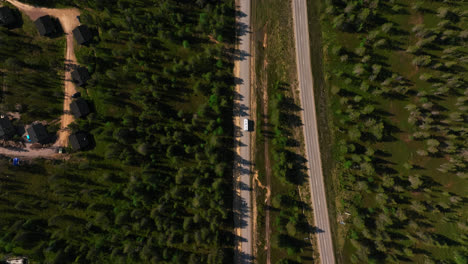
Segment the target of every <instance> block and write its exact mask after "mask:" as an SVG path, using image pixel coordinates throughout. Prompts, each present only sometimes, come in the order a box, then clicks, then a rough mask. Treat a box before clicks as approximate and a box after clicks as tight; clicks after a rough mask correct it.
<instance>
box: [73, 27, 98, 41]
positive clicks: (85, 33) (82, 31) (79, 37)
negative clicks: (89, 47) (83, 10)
mask: <svg viewBox="0 0 468 264" xmlns="http://www.w3.org/2000/svg"><path fill="white" fill-rule="evenodd" d="M73 36H74V37H75V39H76V42H78V44H80V45H84V44H88V43H89V42H90V41H91V39H93V35H92V34H91V31H90V30H89V28H88V27H87V26H83V25H81V26H78V27H76V28H75V29H74V30H73Z"/></svg>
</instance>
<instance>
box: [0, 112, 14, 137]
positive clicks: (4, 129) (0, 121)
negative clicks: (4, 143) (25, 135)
mask: <svg viewBox="0 0 468 264" xmlns="http://www.w3.org/2000/svg"><path fill="white" fill-rule="evenodd" d="M14 134H15V127H14V126H13V125H12V124H11V122H10V119H8V118H7V117H2V118H0V138H2V139H8V138H10V137H12V136H13V135H14Z"/></svg>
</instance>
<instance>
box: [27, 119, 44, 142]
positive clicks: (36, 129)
mask: <svg viewBox="0 0 468 264" xmlns="http://www.w3.org/2000/svg"><path fill="white" fill-rule="evenodd" d="M27 132H28V135H29V139H30V140H31V142H32V143H41V144H43V143H45V142H46V141H47V140H48V139H49V133H47V130H46V128H45V127H44V126H43V125H42V124H33V125H31V126H30V127H29V128H28V129H27Z"/></svg>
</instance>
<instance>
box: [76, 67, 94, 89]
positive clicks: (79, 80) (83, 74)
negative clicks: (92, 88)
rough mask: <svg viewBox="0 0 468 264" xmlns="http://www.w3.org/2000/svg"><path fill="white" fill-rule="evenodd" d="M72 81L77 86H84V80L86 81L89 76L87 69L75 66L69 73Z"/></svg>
mask: <svg viewBox="0 0 468 264" xmlns="http://www.w3.org/2000/svg"><path fill="white" fill-rule="evenodd" d="M71 76H72V79H73V81H74V82H75V83H76V84H77V85H78V86H84V85H85V84H86V81H88V80H89V79H90V78H91V76H89V72H88V69H86V68H85V67H77V68H76V69H75V70H74V71H72V73H71Z"/></svg>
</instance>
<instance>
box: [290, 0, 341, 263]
mask: <svg viewBox="0 0 468 264" xmlns="http://www.w3.org/2000/svg"><path fill="white" fill-rule="evenodd" d="M292 9H293V20H294V35H295V40H296V64H297V73H298V78H299V90H300V93H301V101H302V107H303V108H304V112H303V116H302V119H303V121H304V136H305V142H306V155H307V157H306V158H307V160H308V174H309V183H310V190H311V193H312V205H313V207H314V218H315V226H316V228H317V240H318V251H319V254H320V261H321V263H322V264H332V263H335V255H334V252H333V243H332V237H331V233H330V221H329V218H328V209H327V200H326V195H325V183H324V179H323V172H322V161H321V158H320V146H319V138H318V137H319V133H318V128H317V119H316V113H315V101H314V90H313V88H314V87H313V84H314V83H313V77H312V66H311V62H310V43H309V26H308V19H307V3H306V0H293V1H292Z"/></svg>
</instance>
